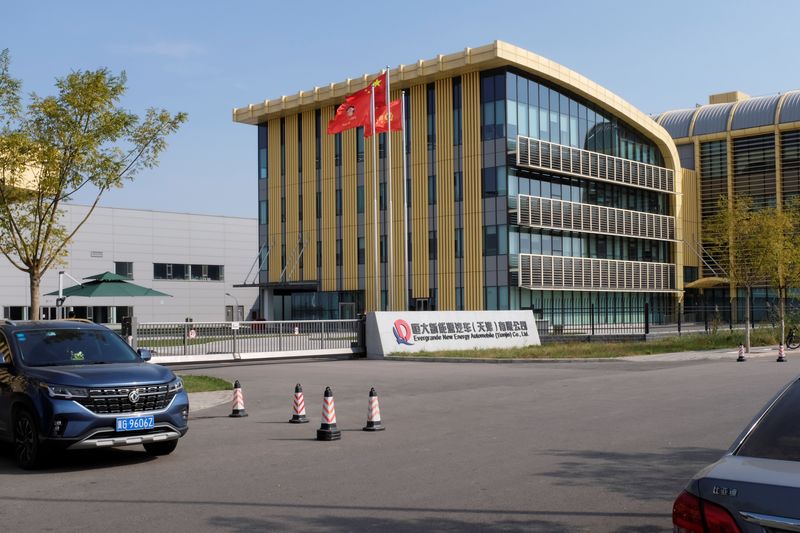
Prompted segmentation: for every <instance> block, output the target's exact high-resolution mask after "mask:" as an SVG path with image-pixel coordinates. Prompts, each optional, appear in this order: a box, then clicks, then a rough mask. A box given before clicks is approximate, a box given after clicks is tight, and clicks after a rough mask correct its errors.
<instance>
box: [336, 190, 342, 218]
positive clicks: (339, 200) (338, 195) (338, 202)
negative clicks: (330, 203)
mask: <svg viewBox="0 0 800 533" xmlns="http://www.w3.org/2000/svg"><path fill="white" fill-rule="evenodd" d="M341 214H342V189H336V216H337V217H338V216H341Z"/></svg>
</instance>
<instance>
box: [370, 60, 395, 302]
mask: <svg viewBox="0 0 800 533" xmlns="http://www.w3.org/2000/svg"><path fill="white" fill-rule="evenodd" d="M389 76H390V69H389V66H388V65H387V66H386V119H387V128H386V228H387V229H386V247H387V250H386V251H387V254H386V257H387V263H386V293H387V296H386V302H387V306H386V307H387V309H388V310H389V311H394V305H393V302H394V298H392V295H393V294H394V277H393V276H392V274H393V272H394V267H393V264H392V260H393V258H394V253H393V250H392V229H393V228H394V221H393V220H392V107H391V95H390V94H389V88H390V84H389ZM373 131H374V130H373Z"/></svg>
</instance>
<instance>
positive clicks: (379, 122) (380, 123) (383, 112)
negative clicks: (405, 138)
mask: <svg viewBox="0 0 800 533" xmlns="http://www.w3.org/2000/svg"><path fill="white" fill-rule="evenodd" d="M401 109H402V108H401V106H400V100H395V101H393V102H390V103H389V108H388V111H387V108H386V106H383V107H381V108H380V109H376V110H375V131H377V132H378V133H386V132H387V131H389V116H390V115H391V117H392V131H402V130H403V122H402V120H401V118H402V117H401V116H400V113H401V112H402V111H401ZM371 136H372V127H371V125H370V123H369V122H367V124H366V125H365V126H364V137H371Z"/></svg>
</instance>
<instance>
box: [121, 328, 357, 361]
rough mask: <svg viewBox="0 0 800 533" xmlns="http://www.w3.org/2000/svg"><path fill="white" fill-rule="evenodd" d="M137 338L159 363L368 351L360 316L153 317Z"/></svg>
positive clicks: (136, 343) (138, 333) (136, 342)
mask: <svg viewBox="0 0 800 533" xmlns="http://www.w3.org/2000/svg"><path fill="white" fill-rule="evenodd" d="M133 337H134V339H132V342H135V345H136V346H138V347H139V348H148V349H150V350H152V351H153V352H154V360H155V361H156V362H159V361H161V362H180V361H182V360H211V359H256V358H269V357H293V356H312V355H342V354H356V353H363V352H365V351H366V346H365V342H364V335H363V321H361V320H293V321H280V322H278V321H271V322H265V321H253V322H150V323H142V324H138V326H137V328H136V332H135V334H134V335H133ZM166 358H169V360H167V359H166Z"/></svg>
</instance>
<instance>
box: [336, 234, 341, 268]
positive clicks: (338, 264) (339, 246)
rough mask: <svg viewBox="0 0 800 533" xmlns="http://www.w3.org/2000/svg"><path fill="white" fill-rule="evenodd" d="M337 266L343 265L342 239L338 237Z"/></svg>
mask: <svg viewBox="0 0 800 533" xmlns="http://www.w3.org/2000/svg"><path fill="white" fill-rule="evenodd" d="M336 266H342V239H336Z"/></svg>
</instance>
